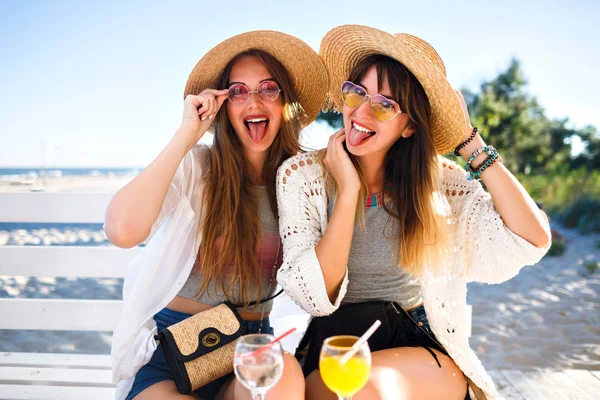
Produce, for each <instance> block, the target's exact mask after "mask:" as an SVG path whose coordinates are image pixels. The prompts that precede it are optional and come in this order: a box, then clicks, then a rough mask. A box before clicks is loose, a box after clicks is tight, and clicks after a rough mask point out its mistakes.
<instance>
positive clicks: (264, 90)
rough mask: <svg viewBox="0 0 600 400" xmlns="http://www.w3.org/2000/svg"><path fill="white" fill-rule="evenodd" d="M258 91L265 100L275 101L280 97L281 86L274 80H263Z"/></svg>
mask: <svg viewBox="0 0 600 400" xmlns="http://www.w3.org/2000/svg"><path fill="white" fill-rule="evenodd" d="M257 91H258V95H259V96H260V98H261V99H262V100H263V101H269V102H273V101H275V100H277V97H279V86H277V84H276V83H275V82H273V81H265V82H262V83H261V84H260V85H258V89H257Z"/></svg>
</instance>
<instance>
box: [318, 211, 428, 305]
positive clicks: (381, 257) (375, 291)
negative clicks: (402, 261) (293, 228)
mask: <svg viewBox="0 0 600 400" xmlns="http://www.w3.org/2000/svg"><path fill="white" fill-rule="evenodd" d="M328 208H329V210H328V211H329V215H331V212H332V211H333V203H332V202H330V203H329V207H328ZM397 234H398V228H397V222H396V219H394V218H393V217H391V216H390V215H389V214H388V213H387V212H386V211H385V209H384V208H383V207H376V208H365V227H364V228H363V227H361V226H360V224H358V223H357V224H356V226H355V228H354V234H353V235H352V245H351V247H350V256H349V258H348V280H349V282H348V290H347V292H346V296H345V297H344V299H343V300H342V304H344V303H362V302H367V301H373V300H382V301H395V302H397V303H399V304H400V306H402V308H404V309H410V308H413V307H415V306H417V305H419V304H421V303H422V301H423V299H422V297H421V286H420V282H419V279H418V278H417V277H415V276H413V275H411V274H409V273H408V272H406V271H405V270H404V269H403V268H402V267H401V266H398V265H397V264H396V257H395V251H396V238H397Z"/></svg>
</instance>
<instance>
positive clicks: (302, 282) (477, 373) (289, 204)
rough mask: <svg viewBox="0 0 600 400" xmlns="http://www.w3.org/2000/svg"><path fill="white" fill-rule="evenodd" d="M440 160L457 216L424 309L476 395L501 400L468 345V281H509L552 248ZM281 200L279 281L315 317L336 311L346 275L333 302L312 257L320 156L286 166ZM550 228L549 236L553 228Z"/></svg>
mask: <svg viewBox="0 0 600 400" xmlns="http://www.w3.org/2000/svg"><path fill="white" fill-rule="evenodd" d="M440 162H441V163H442V165H443V183H442V185H443V192H445V199H447V205H449V208H450V210H451V213H452V214H451V216H450V219H451V221H452V225H451V229H452V231H451V238H452V239H451V240H452V246H451V247H452V252H451V254H450V255H449V256H448V258H447V260H446V262H445V263H444V265H442V266H439V267H436V268H435V269H434V268H427V267H426V268H425V273H424V276H423V277H421V292H422V296H423V302H424V307H425V310H426V312H427V316H428V319H429V322H430V324H431V328H432V329H433V332H434V333H435V336H436V338H437V339H438V340H439V341H440V343H441V344H442V345H443V346H444V348H445V349H446V350H447V351H448V353H449V355H450V356H451V357H452V359H453V360H454V362H455V363H456V364H457V365H458V366H459V368H460V369H461V370H462V371H463V373H464V374H465V376H466V377H467V378H468V379H469V383H470V387H471V389H472V392H471V393H472V396H473V398H478V399H481V398H487V399H498V398H500V396H499V394H498V392H497V390H496V388H495V387H494V384H493V382H492V379H491V378H490V376H489V375H488V374H487V373H486V372H485V369H484V368H483V366H482V364H481V362H480V361H479V359H478V358H477V356H476V355H475V353H474V352H473V351H472V350H471V348H470V347H469V341H468V334H467V331H466V327H467V323H466V320H465V318H466V305H467V282H469V281H479V282H486V283H499V282H503V281H506V280H508V279H510V278H512V277H513V276H515V275H516V274H517V273H518V272H519V270H520V269H521V268H522V267H523V266H525V265H531V264H535V263H537V262H538V261H539V260H540V259H541V258H542V257H543V256H544V254H546V252H547V251H548V248H549V247H550V243H548V244H547V245H546V246H545V247H544V248H537V247H535V246H533V245H532V244H530V243H529V242H527V241H526V240H524V239H522V238H521V237H519V236H517V235H516V234H514V233H513V232H511V231H510V230H509V229H508V228H507V227H506V226H505V225H504V223H503V221H502V219H501V217H500V215H499V214H498V212H497V211H496V209H495V208H494V204H493V202H492V199H491V196H490V195H489V194H488V193H487V192H485V191H484V189H483V188H482V186H481V184H480V183H479V182H477V181H468V180H467V179H466V177H465V172H464V171H463V170H462V169H461V168H460V166H458V165H457V164H456V163H453V162H451V161H448V160H445V159H444V160H443V161H442V159H441V158H440ZM277 201H278V205H279V217H280V220H279V229H280V234H281V237H282V240H283V250H284V260H283V265H282V267H281V269H280V270H279V272H278V276H277V278H278V281H279V284H280V285H281V286H282V287H283V288H284V289H285V291H286V292H287V294H288V295H289V296H290V297H291V298H292V299H293V300H294V301H295V302H296V303H297V304H298V305H299V306H300V307H302V308H303V309H304V310H305V311H306V312H308V313H310V314H311V315H313V316H323V315H328V314H331V313H333V312H334V311H335V310H336V309H337V308H338V307H339V305H340V303H341V301H342V299H343V298H344V295H345V294H346V288H347V285H348V273H347V271H346V277H345V278H344V280H343V282H342V285H341V287H340V291H339V295H338V297H337V299H336V301H335V302H334V303H333V304H332V303H331V302H330V301H329V298H328V296H327V292H326V290H325V282H324V280H323V274H322V272H321V266H320V264H319V260H318V259H317V255H316V252H315V246H316V245H317V243H318V242H319V240H320V239H321V236H322V235H323V233H324V232H325V229H326V228H327V222H328V221H327V195H326V190H325V186H324V179H323V169H322V167H321V166H320V165H319V163H318V162H317V159H316V153H314V152H313V153H305V154H299V155H297V156H294V157H292V158H290V159H289V160H287V161H285V162H284V163H283V164H282V166H281V167H280V168H279V171H278V174H277ZM546 221H547V220H546ZM546 229H547V232H548V234H549V232H550V227H549V226H548V225H547V226H546ZM434 270H435V272H433V271H434ZM474 386H475V387H474ZM478 388H479V389H480V390H478ZM482 391H483V393H482Z"/></svg>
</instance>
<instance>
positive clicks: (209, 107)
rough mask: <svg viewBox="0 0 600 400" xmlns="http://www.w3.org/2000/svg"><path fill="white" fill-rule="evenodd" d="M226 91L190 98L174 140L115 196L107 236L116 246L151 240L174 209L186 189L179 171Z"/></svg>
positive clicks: (186, 100) (109, 206)
mask: <svg viewBox="0 0 600 400" xmlns="http://www.w3.org/2000/svg"><path fill="white" fill-rule="evenodd" d="M224 92H225V93H226V91H222V90H221V91H220V90H212V89H207V90H205V91H203V92H202V93H201V94H200V95H198V96H194V95H188V96H187V97H186V99H185V101H184V112H183V121H182V124H181V126H180V128H179V129H178V130H177V132H176V133H175V135H174V136H173V138H172V139H171V141H170V142H169V143H168V144H167V146H166V147H165V148H164V149H163V150H162V151H161V153H160V154H159V155H158V156H157V157H156V158H155V159H154V161H152V163H151V164H150V165H149V166H148V167H146V168H145V169H144V170H143V171H142V172H141V173H140V174H139V175H138V176H136V177H135V178H134V179H133V180H132V181H131V182H129V183H128V184H127V185H125V186H124V187H123V188H122V189H121V190H119V191H118V192H117V193H116V194H115V195H114V197H113V198H112V200H111V202H110V204H109V205H108V208H107V210H106V217H105V223H104V230H105V232H106V236H107V237H108V239H109V240H110V241H111V242H112V243H113V244H115V245H116V246H119V247H124V248H129V247H134V246H137V245H138V244H140V243H142V242H143V241H144V240H145V239H146V238H147V237H148V235H149V234H150V231H151V228H152V225H153V224H154V222H155V221H156V220H157V218H158V217H159V215H160V214H161V212H164V213H168V212H169V209H170V211H172V209H174V207H175V206H176V204H177V201H176V199H177V198H179V197H180V196H181V194H182V190H183V188H182V187H181V185H182V181H183V179H182V178H181V177H179V179H177V178H178V177H177V176H176V175H175V174H176V171H177V170H178V167H179V166H180V165H181V163H182V160H183V158H184V157H185V155H186V154H187V153H188V152H189V151H190V150H191V149H192V148H193V147H194V146H195V145H196V143H197V142H198V140H200V138H201V137H202V136H203V135H204V133H205V132H206V131H207V130H208V128H209V127H210V124H211V123H212V118H213V116H214V115H215V114H216V113H217V111H218V110H219V108H220V107H221V105H222V104H223V101H224V100H225V99H226V98H227V97H226V96H225V93H224ZM215 96H217V97H215ZM181 170H182V171H183V168H181ZM166 200H169V201H166ZM167 208H168V209H167Z"/></svg>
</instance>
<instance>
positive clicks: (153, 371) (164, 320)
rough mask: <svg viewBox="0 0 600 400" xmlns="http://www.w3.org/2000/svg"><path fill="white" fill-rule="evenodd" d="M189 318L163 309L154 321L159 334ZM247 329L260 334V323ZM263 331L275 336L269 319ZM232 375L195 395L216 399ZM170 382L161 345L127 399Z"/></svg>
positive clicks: (264, 323)
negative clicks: (160, 383) (154, 386)
mask: <svg viewBox="0 0 600 400" xmlns="http://www.w3.org/2000/svg"><path fill="white" fill-rule="evenodd" d="M188 317H191V314H185V313H182V312H179V311H173V310H170V309H168V308H163V309H162V310H161V311H159V312H158V314H156V315H155V316H154V320H155V321H156V327H157V329H158V332H160V331H162V330H163V329H165V328H166V327H168V326H171V325H174V324H176V323H178V322H181V321H183V320H184V319H186V318H188ZM246 328H247V332H248V333H259V328H260V321H246ZM262 331H263V333H270V334H273V328H271V324H270V322H269V318H268V317H267V318H265V319H264V320H263V324H262ZM232 375H233V373H231V374H228V375H225V376H224V377H222V378H219V379H217V380H215V381H213V382H211V383H209V384H208V385H205V386H203V387H201V388H199V389H198V390H196V391H195V392H194V394H196V395H197V396H199V397H200V398H202V399H214V398H215V396H216V395H217V393H218V392H219V390H220V389H221V386H223V384H224V383H225V382H226V381H227V379H229V378H230V377H231V376H232ZM168 380H173V375H171V371H170V370H169V366H168V365H167V360H166V359H165V355H164V353H163V349H162V346H161V345H160V344H159V345H158V347H157V348H156V350H155V351H154V354H152V358H150V361H148V363H147V364H146V365H144V366H143V367H142V368H140V370H139V371H138V372H137V374H135V379H134V381H133V387H132V388H131V391H130V392H129V394H128V395H127V398H126V399H127V400H130V399H133V398H134V397H135V396H137V395H138V394H139V393H140V392H141V391H142V390H144V389H146V388H147V387H149V386H151V385H154V384H155V383H158V382H162V381H168Z"/></svg>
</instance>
